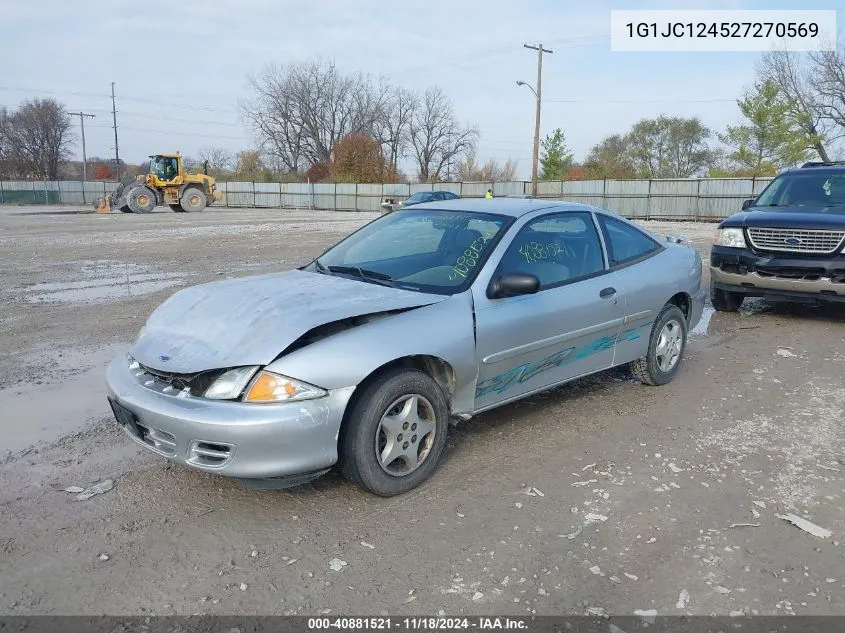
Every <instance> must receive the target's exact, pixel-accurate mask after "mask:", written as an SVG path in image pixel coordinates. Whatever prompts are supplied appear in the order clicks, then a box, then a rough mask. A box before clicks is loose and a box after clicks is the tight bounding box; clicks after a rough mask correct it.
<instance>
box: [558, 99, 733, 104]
mask: <svg viewBox="0 0 845 633" xmlns="http://www.w3.org/2000/svg"><path fill="white" fill-rule="evenodd" d="M729 102H730V103H736V99H543V103H729Z"/></svg>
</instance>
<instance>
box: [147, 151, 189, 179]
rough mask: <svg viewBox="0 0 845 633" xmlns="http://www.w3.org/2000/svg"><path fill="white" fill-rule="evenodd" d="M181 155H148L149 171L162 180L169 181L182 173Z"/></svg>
mask: <svg viewBox="0 0 845 633" xmlns="http://www.w3.org/2000/svg"><path fill="white" fill-rule="evenodd" d="M181 163H182V161H181V157H180V156H173V155H167V154H157V155H155V156H150V173H151V174H153V175H154V176H155V177H156V178H157V179H158V180H161V181H162V182H170V181H172V180H175V179H176V178H177V177H178V176H181V175H182V165H181Z"/></svg>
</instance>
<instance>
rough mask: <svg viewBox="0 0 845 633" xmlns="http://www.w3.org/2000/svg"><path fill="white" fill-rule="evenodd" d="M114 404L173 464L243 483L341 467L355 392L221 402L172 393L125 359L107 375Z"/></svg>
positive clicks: (129, 426) (126, 424) (127, 426)
mask: <svg viewBox="0 0 845 633" xmlns="http://www.w3.org/2000/svg"><path fill="white" fill-rule="evenodd" d="M106 384H107V386H108V394H109V400H110V402H111V404H112V409H113V411H114V413H115V417H116V418H117V419H118V422H119V423H120V424H121V426H123V429H124V430H125V431H126V433H127V434H128V435H129V436H130V437H131V438H132V439H133V440H134V441H136V442H137V443H139V444H141V445H142V446H144V447H145V448H147V449H149V450H151V451H153V452H154V453H157V454H159V455H161V456H162V457H166V458H167V459H170V460H172V461H174V462H178V463H180V464H184V465H185V466H190V467H191V468H197V469H200V470H205V471H209V472H215V473H218V474H221V475H226V476H229V477H236V478H239V479H267V478H288V477H293V476H298V475H309V474H312V473H316V474H320V473H321V472H324V471H325V470H326V469H328V468H330V467H331V466H332V465H333V464H334V463H335V462H337V438H338V432H339V430H340V424H341V421H342V419H343V413H344V411H345V409H346V404H347V402H348V401H349V398H350V397H351V395H352V392H353V391H354V389H355V388H354V387H346V388H343V389H334V390H331V391H329V393H328V395H327V396H325V397H322V398H316V399H313V400H303V401H301V402H288V403H279V404H246V403H242V402H233V401H219V400H217V401H215V400H209V399H206V398H201V397H196V396H191V395H189V394H186V393H185V392H182V391H177V390H173V389H168V388H167V387H168V385H167V384H166V383H163V382H162V381H158V380H156V379H155V378H154V377H153V376H151V375H150V374H146V373H145V372H143V370H140V369H135V370H133V369H130V362H129V360H128V359H127V358H126V357H125V356H120V357H119V358H116V359H115V360H114V361H112V363H111V364H110V365H109V366H108V368H107V370H106Z"/></svg>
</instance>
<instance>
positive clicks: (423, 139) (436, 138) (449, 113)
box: [408, 87, 478, 182]
mask: <svg viewBox="0 0 845 633" xmlns="http://www.w3.org/2000/svg"><path fill="white" fill-rule="evenodd" d="M408 130H409V134H410V142H411V148H412V150H413V154H414V158H415V159H416V162H417V169H418V177H419V180H420V181H421V182H430V181H436V180H438V179H439V178H440V177H441V176H442V174H443V170H444V168H445V167H446V165H447V164H448V163H449V162H450V161H453V160H458V159H459V158H460V157H461V156H463V155H465V154H467V153H469V152H471V151H472V150H473V149H475V144H476V143H477V142H478V130H477V129H476V128H474V127H463V126H461V125H459V124H458V122H457V119H456V117H455V113H454V110H453V108H452V103H451V102H450V101H449V98H448V97H447V96H446V95H445V94H444V93H443V91H442V90H441V89H440V88H437V87H434V88H429V89H428V90H426V91H425V94H424V95H423V98H422V100H421V103H420V105H419V107H417V108H415V109H414V112H413V115H412V117H411V121H410V124H409V128H408Z"/></svg>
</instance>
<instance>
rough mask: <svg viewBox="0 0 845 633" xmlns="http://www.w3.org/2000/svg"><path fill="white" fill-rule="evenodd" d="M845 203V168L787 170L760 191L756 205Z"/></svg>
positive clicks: (810, 207)
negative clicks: (839, 171)
mask: <svg viewBox="0 0 845 633" xmlns="http://www.w3.org/2000/svg"><path fill="white" fill-rule="evenodd" d="M842 205H845V172H843V173H831V172H829V171H826V172H814V171H813V169H812V168H807V170H805V171H796V172H788V173H786V174H782V175H780V176H778V177H777V178H775V179H774V180H773V181H772V182H771V183H770V184H769V186H768V187H766V189H765V190H764V191H763V193H761V194H760V197H759V198H757V201H756V202H755V203H754V206H755V207H799V208H800V207H807V209H808V210H810V209H818V208H819V207H833V206H842Z"/></svg>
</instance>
